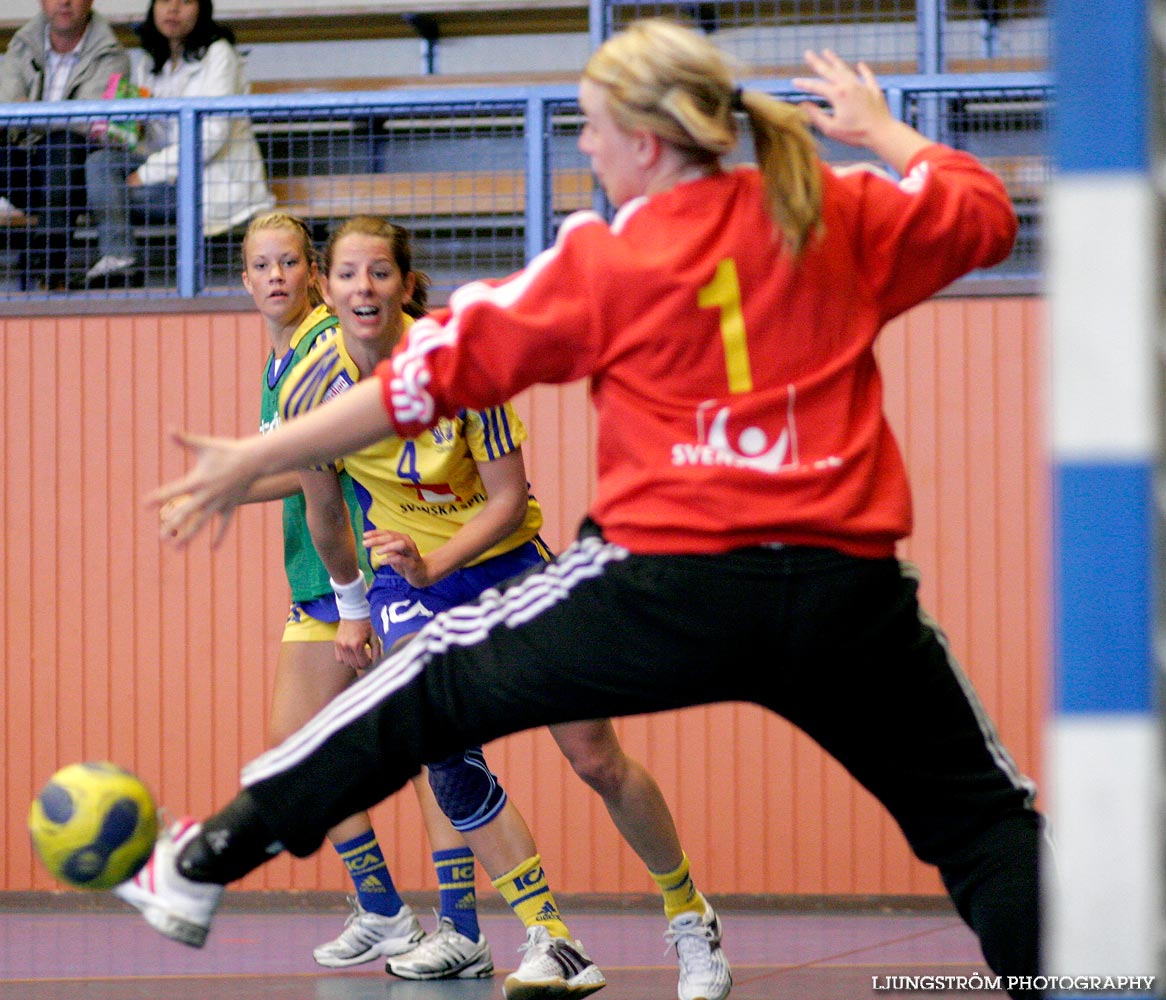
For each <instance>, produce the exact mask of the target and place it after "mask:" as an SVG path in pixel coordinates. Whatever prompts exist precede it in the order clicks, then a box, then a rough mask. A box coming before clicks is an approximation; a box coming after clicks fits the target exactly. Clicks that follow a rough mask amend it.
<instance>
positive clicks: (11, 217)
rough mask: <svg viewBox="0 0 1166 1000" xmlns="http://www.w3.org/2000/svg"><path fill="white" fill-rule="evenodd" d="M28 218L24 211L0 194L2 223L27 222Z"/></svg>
mask: <svg viewBox="0 0 1166 1000" xmlns="http://www.w3.org/2000/svg"><path fill="white" fill-rule="evenodd" d="M26 218H27V217H26V216H25V214H24V212H22V211H21V210H20V209H19V208H17V207H16V206H15V205H13V204H12V202H10V201H9V200H8V199H7V198H5V197H4V196H3V195H0V223H3V224H5V225H19V224H21V223H23V222H25V221H26Z"/></svg>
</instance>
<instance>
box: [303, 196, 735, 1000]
mask: <svg viewBox="0 0 1166 1000" xmlns="http://www.w3.org/2000/svg"><path fill="white" fill-rule="evenodd" d="M324 289H325V295H326V296H327V298H328V301H329V304H330V305H331V306H332V307H333V309H334V311H335V312H336V314H337V315H338V317H339V319H340V328H339V330H338V332H336V333H334V334H332V335H330V336H329V337H328V338H327V339H326V340H322V341H321V342H320V343H319V344H318V345H317V346H316V347H315V348H314V349H313V350H312V352H311V353H310V354H309V355H308V357H307V358H305V359H304V361H303V362H301V363H300V365H299V366H298V367H297V368H296V369H295V370H294V371H293V372H292V374H291V376H290V377H289V379H288V382H287V384H286V385H285V387H284V388H283V390H282V391H281V395H280V404H281V412H282V413H283V416H284V418H285V419H290V418H294V417H295V416H298V415H300V414H302V413H305V412H308V411H309V410H311V409H313V408H315V407H316V406H319V405H321V404H324V403H326V402H327V401H328V400H329V399H331V398H333V397H335V396H337V395H339V394H341V393H343V392H344V391H346V390H347V389H348V388H349V387H351V386H352V385H354V384H355V383H356V382H358V381H360V379H361V378H364V377H367V376H368V375H370V374H371V372H372V371H373V369H374V368H375V367H376V365H377V364H378V363H379V362H381V361H382V360H384V359H385V358H387V357H388V356H389V355H390V354H391V353H392V350H393V348H394V347H395V346H396V344H397V342H398V340H399V339H400V337H401V335H402V333H403V332H404V330H405V329H406V328H407V326H408V325H409V324H411V323H412V319H411V318H410V316H409V315H407V314H406V312H412V313H415V314H417V315H420V314H421V312H423V309H424V304H425V292H426V278H425V276H424V275H423V274H421V273H420V272H418V271H415V270H413V267H412V252H411V250H410V247H409V241H408V234H407V233H406V232H405V230H403V229H401V227H399V226H393V225H392V224H390V223H388V222H386V221H385V220H382V219H378V218H372V217H361V216H358V217H356V218H354V219H351V220H349V221H348V222H347V223H345V224H344V225H343V226H341V227H340V228H339V229H338V230H337V231H336V233H335V234H334V235H333V237H332V239H331V241H330V243H329V247H328V250H327V251H326V253H325V274H324ZM403 310H404V311H403ZM525 438H526V430H525V428H524V426H523V424H522V422H521V420H519V418H518V416H517V415H516V414H515V412H514V410H513V408H512V407H511V406H510V404H509V403H507V404H504V405H502V406H499V407H492V408H490V409H488V410H482V411H477V410H465V411H462V412H460V413H459V414H457V415H456V416H455V417H453V418H450V419H446V420H442V421H440V422H439V423H438V424H437V425H436V426H435V427H434V428H433V429H432V430H430V431H427V432H425V433H424V434H422V435H421V436H419V437H417V438H414V439H408V440H406V439H401V438H398V437H396V436H392V437H389V438H386V439H384V440H382V441H379V442H377V443H376V444H373V445H371V446H369V447H368V448H365V449H363V450H361V451H359V452H356V453H354V454H350V455H346V456H345V458H344V461H343V469H344V471H346V472H348V473H349V474H350V475H351V476H352V478H353V480H354V481H355V483H356V489H357V496H358V498H359V500H360V503H361V506H362V508H363V510H364V519H365V526H366V531H365V533H364V536H363V542H364V544H365V545H366V546H367V547H368V548H369V551H370V553H371V556H372V564H373V567H374V570H375V578H374V582H373V586H372V588H371V590H370V591H369V593H368V595H367V598H365V595H364V589H363V581H362V579H361V578H360V577H359V575H358V573H357V568H356V557H357V555H358V553H359V552H360V549H361V546H360V545H359V544H357V542H356V539H355V538H354V537H353V532H352V530H351V528H350V527H349V525H348V522H347V520H346V518H345V517H344V516H343V507H342V504H341V496H340V492H339V490H340V482H341V481H340V478H339V476H340V472H339V470H338V469H336V468H331V467H329V468H325V469H319V470H312V471H309V472H306V473H301V482H302V484H303V489H304V495H305V498H306V501H307V516H308V523H309V527H310V529H311V531H312V537H313V539H314V541H315V543H316V547H317V549H318V550H319V551H320V553H321V555H322V557H323V559H324V563H325V565H327V566H328V568H329V570H330V571H331V573H332V576H333V580H351V581H352V585H351V596H352V600H353V601H354V607H353V612H352V613H351V614H349V613H344V615H343V619H344V620H342V622H341V624H340V628H339V633H338V636H337V646H338V649H340V650H341V655H343V656H344V657H346V658H347V661H348V662H349V663H350V664H351V665H352V666H353V667H354V668H357V669H360V668H363V667H365V666H368V665H370V663H371V662H373V661H372V660H371V659H370V657H369V652H368V651H369V648H370V646H369V643H370V641H371V640H372V639H374V638H375V637H379V638H380V639H381V641H382V642H383V645H384V648H385V649H386V650H388V649H390V648H392V647H394V646H396V645H399V644H401V643H402V642H404V641H405V640H407V639H408V638H409V637H410V636H411V635H413V634H414V633H415V632H417V631H418V630H419V629H420V628H421V626H422V625H424V624H425V622H426V621H427V620H428V619H429V618H432V617H433V616H434V615H435V614H436V613H437V612H439V611H445V610H449V609H451V608H456V607H458V606H459V605H462V604H465V603H467V602H469V601H471V600H473V599H475V598H476V597H477V596H478V595H479V594H480V593H481V592H482V591H483V590H486V589H487V588H489V587H492V586H494V585H496V584H499V583H501V582H502V581H503V580H505V579H508V578H510V577H513V576H515V575H518V574H519V573H521V572H524V571H525V570H526V569H529V568H530V567H532V566H536V565H540V564H541V563H543V562H545V561H546V560H547V559H548V558H549V553H548V552H547V551H546V549H545V547H544V546H543V545H542V543H541V541H540V540H539V538H538V530H539V527H540V526H541V524H542V512H541V509H540V508H539V505H538V502H537V501H536V500H535V499H534V497H533V496H531V494H530V490H529V485H528V483H527V480H526V472H525V466H524V463H523V460H522V443H523V441H524V440H525ZM364 600H367V601H368V605H367V607H368V611H367V612H364V607H365V606H364V605H363V604H362V603H360V602H362V601H364ZM362 612H364V613H366V614H371V626H370V625H369V624H368V623H367V622H365V621H361V620H360V615H361V613H362ZM374 629H375V636H374V631H373V630H374ZM551 732H552V733H553V735H554V736H555V739H556V740H557V741H558V743H559V745H560V747H561V748H562V750H563V752H564V754H565V755H566V756H567V758H568V759H569V760H570V761H571V763H572V765H573V766H574V768H575V770H576V771H577V772H578V773H579V774H580V776H581V777H583V779H584V780H585V781H586V782H587V783H588V784H589V785H591V786H592V787H593V788H595V789H596V790H597V791H599V792H600V793H601V795H603V798H604V801H605V803H606V805H607V807H608V809H609V811H610V813H611V815H612V818H613V819H614V821H615V823H616V826H617V827H618V829H619V830H620V832H621V833H622V834H623V835H624V837H625V838H626V839H627V840H628V842H629V844H631V846H632V847H633V848H634V849H635V850H636V852H637V853H638V854H639V856H640V857H641V859H643V861H644V862H645V864H646V865H647V866H648V868H649V871H650V872H651V873H652V875H653V877H654V878H655V880H656V882H657V884H658V885H659V886H660V889H661V892H662V893H663V895H664V901H665V912H666V915H667V917H668V919H669V921H670V925H669V930H668V934H667V938H668V940H669V941H671V942H674V943H675V945H676V949H677V954H678V957H679V960H680V962H681V965H682V977H681V978H682V982H690V983H699V984H700V987H699V989H698V992H699V994H700V995H701V996H707V997H709V998H710V1000H719V998H721V997H724V996H726V995H727V994H728V991H729V987H730V984H731V982H732V978H731V974H730V972H729V967H728V962H727V960H726V958H725V956H724V953H723V951H722V950H721V947H720V936H721V931H720V922H719V920H718V919H717V917H716V914H715V913H714V912H713V910H712V907H711V906H709V904H708V903H707V902H706V900H705V899H704V897H703V896H702V895H701V894H700V893H699V892H698V891H697V890H696V888H695V886H694V885H693V882H692V879H691V877H690V875H689V871H688V859H687V857H686V856H685V854H684V852H683V850H682V849H681V846H680V841H679V837H678V835H677V832H676V827H675V824H674V822H673V820H672V816H671V813H670V812H669V810H668V807H667V804H666V803H665V801H664V797H663V795H662V793H661V792H660V789H659V786H658V785H657V784H656V782H655V781H654V779H653V778H652V777H651V776H650V775H649V774H648V773H647V772H646V771H645V770H644V768H643V767H642V766H641V765H640V764H639V763H638V762H636V761H634V760H633V759H631V758H629V757H628V756H627V755H626V754H625V753H624V752H623V750H622V748H621V747H620V745H619V742H618V739H617V738H616V734H615V730H614V728H613V726H612V724H611V722H610V720H597V721H591V722H579V723H570V724H565V725H560V726H554V727H552V729H551ZM467 759H468V760H470V761H471V762H472V764H473V765H474V766H473V767H469V768H467V767H466V760H467ZM429 777H430V781H431V783H432V785H433V787H434V790H435V792H436V793H437V799H438V802H439V803H440V804H441V806H442V808H443V809H444V810H445V812H446V815H448V816H449V817H450V819H451V820H452V821H453V825H454V827H455V828H457V829H459V830H462V831H463V832H465V833H466V835H467V837H468V838H469V839H470V842H471V846H472V847H473V850H474V853H475V854H476V855H477V856H478V858H479V859H480V860H481V861H482V863H483V864H484V865H485V867H486V869H487V871H489V873H490V875H491V877H492V878H493V879H494V884H495V885H496V886H497V887H498V888H499V889H500V890H501V891H502V893H503V895H504V896H505V897H506V898H507V900H508V901H510V902H511V904H512V905H513V906H515V909H516V911H517V912H518V914H519V916H521V917H522V918H523V920H524V923H526V924H527V926H528V942H527V957H526V959H524V961H523V965H522V967H520V969H519V970H518V971H517V972H516V973H515V974H514V976H512V977H510V979H508V981H507V990H508V993H507V995H508V996H510V995H521V996H526V995H527V994H526V993H521V992H520V993H515V992H514V991H515V990H522V989H524V988H528V987H529V984H530V983H533V982H540V981H547V982H555V981H556V980H565V981H566V983H567V985H568V987H570V986H572V985H573V980H572V975H573V974H574V970H573V968H572V967H571V966H570V964H569V963H565V962H564V958H563V952H564V951H569V950H570V943H569V941H568V940H567V939H566V938H565V937H563V936H557V934H556V932H558V935H566V928H565V927H562V926H561V925H558V924H557V923H550V924H547V931H548V933H543V931H542V928H541V927H540V923H541V922H542V918H541V916H540V910H539V908H541V907H542V905H543V904H542V903H541V902H540V903H538V908H536V906H535V905H534V903H535V902H536V901H537V897H536V898H535V900H532V899H531V898H530V897H531V889H530V886H529V885H528V884H527V882H526V881H524V879H526V878H529V873H532V872H537V871H538V865H537V861H538V859H537V855H534V842H533V840H529V841H526V842H525V843H526V846H525V847H523V849H522V850H523V851H527V852H528V853H527V854H526V856H524V857H519V856H518V855H517V854H515V849H516V846H517V843H518V839H517V838H516V837H515V835H514V834H513V832H512V831H511V832H504V831H509V830H510V828H511V827H513V829H515V830H517V829H518V828H519V827H518V824H521V817H519V816H518V815H517V812H516V811H515V810H514V809H513V806H509V805H508V804H506V805H503V806H501V808H500V809H499V810H498V811H497V814H496V815H497V818H495V819H493V820H492V822H489V823H485V824H483V823H482V818H483V817H487V818H488V817H489V815H493V814H491V813H490V812H489V810H490V808H491V807H492V802H493V801H494V799H492V797H491V795H492V794H493V795H494V796H496V797H497V801H498V802H500V803H505V793H502V792H501V790H500V788H499V787H498V786H497V784H496V783H492V776H490V772H489V771H488V769H487V768H486V767H485V762H484V759H483V758H482V756H481V751H480V749H475V750H472V751H470V753H469V754H468V755H467V757H463V756H462V755H461V754H459V755H457V756H455V757H453V758H451V759H450V760H449V761H446V762H444V763H441V764H438V765H433V764H431V765H430V767H429ZM523 829H524V824H523ZM527 836H529V834H527ZM519 853H520V854H521V853H522V852H521V851H520V852H519ZM470 944H471V942H470V941H468V940H465V939H463V938H462V937H461V936H459V935H458V934H457V931H456V928H454V927H450V926H446V924H445V922H444V921H443V922H442V924H441V926H440V927H439V931H438V933H437V934H436V935H431V936H430V938H427V939H426V941H424V942H422V944H421V945H420V946H419V947H418V948H417V950H416V951H415V952H414V953H412V954H410V955H404V956H400V957H398V958H391V959H389V961H388V963H387V968H388V969H389V971H390V972H393V973H395V974H397V975H400V976H404V977H406V978H423V977H425V978H427V977H428V976H429V975H430V974H431V973H432V972H435V971H438V970H440V969H441V968H442V967H443V966H442V963H443V962H445V961H448V960H449V956H451V955H457V954H459V953H460V951H462V950H464V949H467V948H468V947H469V945H470ZM556 963H557V964H558V965H560V966H563V968H562V969H561V971H556V969H555V965H556ZM682 992H683V991H682ZM531 995H535V994H531ZM575 995H578V994H575ZM694 995H695V994H694Z"/></svg>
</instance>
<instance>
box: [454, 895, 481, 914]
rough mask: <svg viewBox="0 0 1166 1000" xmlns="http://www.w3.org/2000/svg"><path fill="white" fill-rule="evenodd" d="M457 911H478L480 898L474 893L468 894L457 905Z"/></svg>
mask: <svg viewBox="0 0 1166 1000" xmlns="http://www.w3.org/2000/svg"><path fill="white" fill-rule="evenodd" d="M454 908H455V909H458V910H476V909H477V908H478V897H477V895H476V894H475V893H473V892H467V893H466V894H465V895H464V896H462V898H461V899H459V900H458V901H457V903H456V904H455V907H454Z"/></svg>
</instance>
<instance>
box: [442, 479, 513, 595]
mask: <svg viewBox="0 0 1166 1000" xmlns="http://www.w3.org/2000/svg"><path fill="white" fill-rule="evenodd" d="M525 517H526V501H525V498H523V503H522V506H521V507H518V508H516V507H515V505H514V504H503V503H496V504H494V506H493V507H491V500H487V501H486V504H485V506H483V508H482V509H481V511H479V513H478V514H477V515H476V516H475V517H473V518H472V519H471V520H469V521H467V522H466V523H465V524H464V525H462V527H460V528H459V529H458V530H457V532H456V533H455V534H454V536H453V537H452V538H451V539H450V540H449V541H448V542H446V543H445V544H444V545H441V546H438V547H437V548H436V549H434V550H433V551H431V552H430V553H429V554H428V555H427V556H426V557H425V563H426V566H427V567H428V569H429V573H430V576H431V577H432V579H433V582H435V583H436V582H437V581H438V580H440V579H443V578H444V577H446V576H448V575H449V574H450V573H453V572H454V571H455V570H459V569H461V568H462V567H463V566H466V565H468V564H469V563H471V562H473V561H474V560H475V559H477V558H478V557H479V556H480V555H481V554H482V553H483V552H488V551H489V550H490V549H492V548H493V547H494V546H495V545H497V544H498V543H499V542H501V541H502V540H503V539H505V538H509V537H510V536H511V535H512V534H514V532H515V531H517V530H518V528H519V527H520V526H521V525H522V522H523V519H524V518H525Z"/></svg>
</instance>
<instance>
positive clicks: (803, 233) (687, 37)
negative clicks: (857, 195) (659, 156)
mask: <svg viewBox="0 0 1166 1000" xmlns="http://www.w3.org/2000/svg"><path fill="white" fill-rule="evenodd" d="M583 75H584V76H585V77H586V78H587V79H589V80H591V81H592V82H594V83H597V84H599V85H601V86H602V87H604V88H605V90H606V94H607V104H608V109H609V110H610V112H611V115H612V118H614V119H615V121H616V123H617V124H618V125H620V127H622V128H624V129H628V130H631V129H637V128H640V129H646V130H648V131H649V132H652V133H653V134H655V135H657V136H659V137H660V138H661V139H663V140H664V141H665V142H667V143H669V144H670V145H672V146H674V147H675V148H677V149H679V150H681V151H682V152H684V153H686V154H687V155H688V156H689V157H690V158H691V159H692V160H693V161H694V162H696V163H701V164H714V163H716V162H718V161H719V159H720V158H721V157H722V156H724V155H725V154H726V153H728V152H730V151H731V150H732V149H733V148H734V147H735V146H736V145H737V140H738V129H737V121H736V118H734V116H733V112H734V111H744V112H745V114H746V115H748V117H749V124H750V127H751V129H752V131H753V141H754V146H755V148H756V153H757V163H758V166H759V167H760V169H761V173H762V175H763V177H764V178H765V189H766V194H767V198H766V201H767V207H768V209H769V214H770V215H771V216H772V218H773V221H774V223H775V224H776V226H777V228H778V231H779V232H780V233H781V235H782V238H783V240H784V242H785V243H786V245H787V246H788V247H789V248H790V250H791V251H792V252H793V253H794V254H797V253H799V252H801V250H802V249H803V248H804V247H805V245H806V243H807V242H808V240H809V239H810V236H811V235H812V234H813V233H814V232H816V231H817V229H818V227H819V226H820V224H821V216H822V177H821V173H820V167H819V164H818V155H817V150H816V148H815V146H814V140H813V137H812V136H811V135H810V132H809V129H808V128H807V127H806V124H805V122H804V121H803V119H802V116H801V113H800V112H799V111H798V110H797V108H795V107H794V106H793V105H792V104H789V103H788V102H786V101H779V100H777V99H776V98H773V97H769V96H768V95H766V94H762V93H759V92H756V91H750V92H742V91H740V90H738V89H736V87H735V85H734V83H733V77H732V74H731V72H730V70H729V66H728V64H727V63H726V61H725V58H724V56H723V55H722V54H721V52H720V50H719V49H717V47H716V46H715V45H713V44H712V43H711V42H710V41H708V39H706V38H705V37H704V36H703V35H701V34H699V33H697V32H696V31H694V30H692V29H691V28H687V27H685V26H683V25H681V24H678V23H677V22H674V21H668V20H665V19H663V18H650V19H647V20H643V21H636V22H633V23H632V24H631V25H629V26H628V28H626V29H625V30H624V31H622V32H620V33H619V34H618V35H614V36H613V37H611V38H609V39H608V40H607V41H606V42H604V43H603V45H602V46H600V47H599V49H598V50H596V52H595V53H594V55H592V57H591V59H590V60H589V61H588V63H587V66H586V67H585V68H584V70H583Z"/></svg>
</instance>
